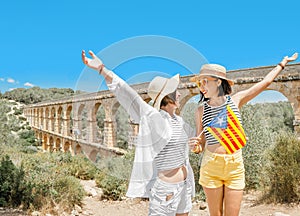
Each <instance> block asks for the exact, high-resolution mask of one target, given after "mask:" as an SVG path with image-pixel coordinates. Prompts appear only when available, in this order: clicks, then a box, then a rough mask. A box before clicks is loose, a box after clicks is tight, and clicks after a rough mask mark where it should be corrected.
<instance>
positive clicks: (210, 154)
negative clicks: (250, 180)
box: [203, 149, 243, 159]
mask: <svg viewBox="0 0 300 216" xmlns="http://www.w3.org/2000/svg"><path fill="white" fill-rule="evenodd" d="M242 153H243V152H242V150H238V151H236V152H235V153H233V154H218V153H214V152H211V151H209V150H207V149H205V151H204V155H203V156H204V157H205V156H208V157H214V158H216V157H220V158H224V159H231V158H232V159H237V158H241V157H243V154H242Z"/></svg>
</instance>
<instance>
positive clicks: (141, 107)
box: [107, 74, 195, 197]
mask: <svg viewBox="0 0 300 216" xmlns="http://www.w3.org/2000/svg"><path fill="white" fill-rule="evenodd" d="M107 86H108V88H109V90H110V91H112V92H113V93H114V95H115V96H116V98H117V100H118V101H119V103H120V104H121V105H122V106H123V107H124V109H125V110H126V111H127V113H128V114H129V115H130V117H131V118H132V119H133V120H134V121H135V122H138V123H139V134H138V137H137V143H136V146H135V157H134V163H133V168H132V173H131V178H130V181H129V187H128V190H127V193H126V196H128V197H149V191H150V189H151V187H152V185H153V184H154V181H155V180H156V178H157V170H156V167H155V164H154V158H155V157H156V155H157V154H158V153H159V152H160V151H161V150H162V149H163V148H164V147H165V146H166V144H167V143H168V141H169V140H170V138H171V134H172V128H171V124H170V122H169V115H166V114H167V113H165V112H162V111H161V112H159V111H158V110H156V109H155V108H153V107H152V106H150V105H149V104H147V103H146V102H145V101H144V100H143V99H142V98H141V97H140V96H139V95H138V93H137V92H136V91H135V90H133V89H132V88H131V87H130V86H129V85H128V84H127V83H126V82H124V81H123V80H122V79H121V78H120V77H118V76H117V75H116V74H113V80H112V83H111V84H107ZM177 118H178V119H180V121H181V122H182V125H183V128H184V130H185V132H186V134H187V135H188V137H192V136H195V131H194V130H193V129H192V128H191V127H190V126H189V125H188V124H186V123H185V122H184V121H183V119H182V118H181V117H179V116H177ZM188 148H189V147H188V144H187V151H186V152H187V155H186V165H187V167H188V174H189V175H188V178H189V179H190V180H191V183H192V186H193V195H194V194H195V182H194V173H193V170H192V168H191V166H190V163H189V156H188V153H189V149H188Z"/></svg>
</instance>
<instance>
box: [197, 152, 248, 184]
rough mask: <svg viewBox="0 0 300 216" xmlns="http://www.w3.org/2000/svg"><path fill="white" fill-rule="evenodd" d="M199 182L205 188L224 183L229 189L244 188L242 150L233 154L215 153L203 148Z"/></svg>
mask: <svg viewBox="0 0 300 216" xmlns="http://www.w3.org/2000/svg"><path fill="white" fill-rule="evenodd" d="M199 184H201V185H202V186H203V187H206V188H219V187H221V186H223V185H225V186H226V187H228V188H230V189H236V190H242V189H244V187H245V168H244V162H243V156H242V151H238V152H236V153H234V154H216V153H212V152H210V151H208V150H205V152H204V155H203V158H202V163H201V168H200V180H199Z"/></svg>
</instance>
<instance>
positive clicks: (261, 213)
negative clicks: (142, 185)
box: [81, 193, 300, 216]
mask: <svg viewBox="0 0 300 216" xmlns="http://www.w3.org/2000/svg"><path fill="white" fill-rule="evenodd" d="M257 199H258V195H257V194H254V193H251V194H245V195H244V198H243V202H242V207H241V212H240V215H241V216H288V215H289V216H300V205H299V204H298V205H290V206H288V205H272V204H271V205H266V204H258V205H257V204H255V203H256V200H257ZM200 206H202V207H206V206H207V204H206V203H197V202H194V204H193V209H192V211H191V212H190V214H189V215H190V216H204V215H205V216H207V215H209V214H208V209H207V207H206V208H205V209H204V210H200V209H199V207H200ZM147 213H148V201H145V200H140V199H134V200H125V201H108V200H102V201H99V199H97V198H95V197H92V196H87V197H85V198H84V200H83V205H82V212H81V215H82V216H86V215H93V216H104V215H105V216H127V215H130V216H146V215H147Z"/></svg>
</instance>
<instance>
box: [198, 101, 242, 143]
mask: <svg viewBox="0 0 300 216" xmlns="http://www.w3.org/2000/svg"><path fill="white" fill-rule="evenodd" d="M227 105H229V106H230V108H231V109H232V111H233V112H234V114H235V115H236V116H237V118H238V120H239V121H240V122H241V124H243V123H242V118H241V115H240V112H239V109H238V108H237V107H236V105H235V104H234V103H233V101H232V99H231V97H230V96H227V99H226V102H225V103H224V104H222V105H221V106H210V105H208V103H207V102H204V103H203V117H202V124H203V128H205V127H206V126H207V125H208V124H209V123H210V122H211V121H212V120H213V119H214V118H215V117H217V115H218V114H219V113H220V112H221V111H222V110H223V109H224V108H225V107H226V106H227ZM204 134H205V138H206V144H207V145H213V144H219V141H218V140H217V139H216V138H214V137H213V135H212V134H211V133H209V132H208V130H205V131H204Z"/></svg>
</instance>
